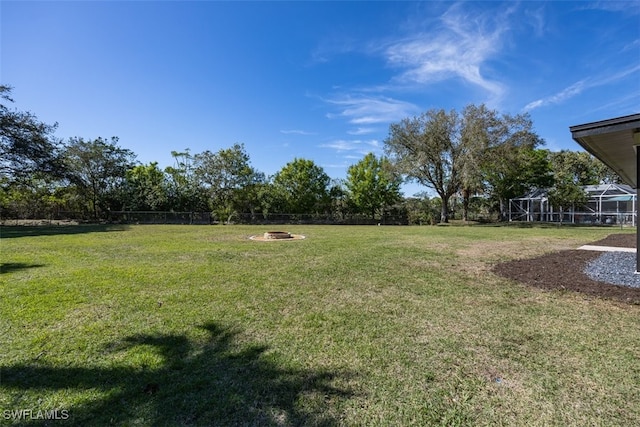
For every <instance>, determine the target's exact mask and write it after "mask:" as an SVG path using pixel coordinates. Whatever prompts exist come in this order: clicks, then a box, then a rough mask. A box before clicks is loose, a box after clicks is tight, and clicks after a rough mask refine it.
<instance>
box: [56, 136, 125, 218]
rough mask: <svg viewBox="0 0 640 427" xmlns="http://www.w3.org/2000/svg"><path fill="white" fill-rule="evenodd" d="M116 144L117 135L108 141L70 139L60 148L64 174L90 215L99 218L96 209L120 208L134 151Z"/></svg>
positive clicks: (99, 139) (100, 210)
mask: <svg viewBox="0 0 640 427" xmlns="http://www.w3.org/2000/svg"><path fill="white" fill-rule="evenodd" d="M117 144H118V138H117V137H112V138H111V141H108V140H106V139H103V138H97V139H94V140H92V141H85V140H84V139H83V138H71V139H70V140H69V143H68V144H67V146H66V148H65V151H64V162H65V166H66V169H67V176H68V178H69V180H70V181H71V183H72V184H73V185H74V186H75V187H76V189H77V190H78V193H79V194H80V195H81V196H82V197H84V199H85V201H86V202H87V203H89V204H90V206H91V212H92V214H93V216H94V218H98V217H99V212H107V211H109V210H120V209H121V208H122V204H121V202H122V193H121V191H122V190H123V184H124V182H125V177H126V173H127V171H128V170H129V169H131V168H132V167H133V162H134V160H135V154H134V153H133V152H132V151H130V150H127V149H124V148H121V147H119V146H118V145H117Z"/></svg>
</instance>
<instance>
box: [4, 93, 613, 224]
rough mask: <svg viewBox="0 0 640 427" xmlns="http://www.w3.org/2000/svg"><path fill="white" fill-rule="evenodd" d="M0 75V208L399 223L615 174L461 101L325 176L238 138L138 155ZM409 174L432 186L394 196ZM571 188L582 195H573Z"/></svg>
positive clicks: (562, 194) (465, 213)
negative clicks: (42, 117) (78, 126)
mask: <svg viewBox="0 0 640 427" xmlns="http://www.w3.org/2000/svg"><path fill="white" fill-rule="evenodd" d="M10 94H11V88H10V87H8V86H0V99H1V101H2V103H1V104H0V209H1V214H2V217H5V218H6V217H34V216H38V215H40V216H43V215H44V216H45V217H46V216H49V215H50V214H52V213H56V212H61V211H74V212H83V213H84V214H85V215H86V216H88V217H91V218H93V219H104V218H108V217H109V213H110V212H114V211H157V212H160V211H174V212H211V213H212V214H213V216H214V217H215V218H216V219H218V220H219V221H222V222H229V221H233V220H234V217H235V216H237V215H239V214H251V215H252V216H259V215H263V216H266V215H269V214H275V213H288V214H307V215H325V216H326V215H334V216H337V217H339V216H344V215H362V216H366V217H368V218H371V219H376V218H381V217H382V216H383V215H384V214H385V213H390V212H393V213H396V214H401V215H404V216H406V217H407V218H408V219H409V222H411V223H425V222H436V221H440V222H447V221H448V220H449V218H450V217H451V214H452V210H453V212H459V213H460V217H461V218H462V219H464V220H466V219H469V215H470V213H472V214H475V215H478V214H482V215H485V216H494V217H495V218H500V216H501V215H502V216H504V214H505V210H506V203H507V201H508V200H509V199H510V198H514V197H519V196H522V195H523V194H525V193H526V192H527V191H529V190H531V189H533V188H550V189H551V193H550V197H554V200H555V201H556V203H557V205H558V206H568V205H570V204H580V202H581V201H583V202H584V199H583V198H584V197H585V195H584V192H581V190H580V186H582V185H588V184H598V183H608V182H617V181H618V179H619V178H618V177H617V176H616V175H615V173H613V172H612V171H611V170H609V169H608V168H607V167H606V166H604V165H603V164H602V163H600V162H599V161H598V160H596V159H595V158H593V157H592V156H591V155H589V154H588V153H585V152H574V151H561V152H551V151H549V150H546V149H542V148H541V147H542V146H543V145H544V141H543V140H542V139H541V138H540V137H539V136H538V135H537V134H536V133H535V132H534V130H533V123H532V121H531V119H530V118H529V116H528V115H526V114H521V115H508V114H500V113H498V112H497V111H494V110H490V109H488V108H487V107H486V106H484V105H479V106H476V105H469V106H467V107H465V108H464V109H463V110H462V111H461V112H457V111H455V110H452V111H449V112H447V111H444V110H435V109H434V110H429V111H427V112H425V113H423V114H421V115H419V116H416V117H411V118H406V119H404V120H401V121H400V122H398V123H393V124H391V125H390V127H389V135H388V137H387V138H386V139H385V141H384V155H382V156H376V155H375V154H373V153H369V154H367V155H365V156H364V157H363V158H362V159H361V160H360V161H358V162H357V163H355V164H353V165H352V166H350V167H349V168H348V170H347V176H346V178H345V179H341V180H336V179H331V178H330V177H329V176H328V175H327V174H326V172H325V171H324V170H323V168H322V167H321V166H319V165H317V164H316V163H315V162H314V161H313V160H310V159H303V158H296V159H294V160H293V161H290V162H289V163H287V164H286V165H284V166H283V167H282V169H280V170H279V171H278V172H277V173H275V174H274V175H273V176H266V175H265V174H264V173H262V172H260V171H258V170H256V169H255V168H254V167H253V166H252V165H251V161H250V156H249V154H248V153H247V152H246V149H245V147H244V145H243V144H240V143H236V144H234V145H232V146H231V147H229V148H225V149H220V150H218V151H216V152H211V151H209V150H206V151H204V152H201V153H195V154H192V153H191V151H190V150H188V149H187V150H184V151H173V152H172V153H171V155H172V158H173V160H174V162H173V165H172V166H169V167H166V168H164V169H162V168H160V167H159V165H158V163H157V162H150V163H147V164H142V163H140V162H137V161H136V155H135V153H134V152H132V151H131V150H128V149H126V148H123V147H121V146H120V145H119V140H118V138H117V137H112V138H109V139H107V138H102V137H98V138H94V139H85V138H82V137H74V138H69V139H68V140H67V141H63V140H60V139H58V138H56V137H55V130H56V128H57V124H53V125H48V124H45V123H42V122H40V121H39V120H38V119H37V117H36V116H35V115H33V114H32V113H30V112H22V111H17V110H15V109H12V108H10V103H11V102H13V100H12V99H11V97H10ZM406 180H412V181H415V182H418V183H420V184H422V185H423V186H425V187H426V188H428V189H430V190H432V192H434V193H435V194H436V195H437V196H434V195H432V194H429V193H422V194H420V195H418V196H415V197H406V198H405V197H403V196H402V194H401V191H400V189H401V185H402V183H403V182H404V181H406ZM581 198H582V199H581Z"/></svg>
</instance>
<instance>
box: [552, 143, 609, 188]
mask: <svg viewBox="0 0 640 427" xmlns="http://www.w3.org/2000/svg"><path fill="white" fill-rule="evenodd" d="M549 161H550V162H551V168H552V169H553V172H554V174H555V175H557V176H558V177H559V179H560V178H561V179H560V180H569V181H571V182H573V183H575V184H576V185H580V186H582V185H598V184H618V183H620V177H619V176H618V175H617V174H616V173H615V172H614V171H613V170H611V169H610V168H609V167H608V166H607V165H605V164H604V163H602V162H601V161H600V160H598V159H596V158H595V157H594V156H592V155H591V154H589V153H587V152H586V151H570V150H562V151H558V152H552V153H549Z"/></svg>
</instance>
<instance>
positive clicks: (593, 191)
mask: <svg viewBox="0 0 640 427" xmlns="http://www.w3.org/2000/svg"><path fill="white" fill-rule="evenodd" d="M583 189H584V191H585V192H586V193H587V194H588V196H589V200H588V202H587V204H585V205H584V206H576V207H575V208H574V209H570V210H565V211H564V212H562V211H561V210H560V209H557V208H555V207H554V206H552V205H551V204H550V203H549V198H548V190H546V189H535V190H533V191H531V192H530V193H529V194H526V195H524V196H522V197H519V198H515V199H511V200H510V201H509V221H525V222H536V221H540V222H561V221H562V222H570V223H573V224H611V225H613V224H619V225H630V226H635V225H636V223H637V212H636V208H637V195H636V190H634V189H633V188H631V187H630V186H629V185H626V184H602V185H587V186H585V187H583Z"/></svg>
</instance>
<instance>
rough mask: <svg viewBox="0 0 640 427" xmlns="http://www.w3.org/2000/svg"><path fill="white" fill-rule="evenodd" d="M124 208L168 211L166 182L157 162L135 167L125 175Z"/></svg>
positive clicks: (165, 177)
mask: <svg viewBox="0 0 640 427" xmlns="http://www.w3.org/2000/svg"><path fill="white" fill-rule="evenodd" d="M125 178H126V180H125V194H126V200H125V201H124V206H125V209H126V210H132V211H160V210H166V209H168V207H169V206H168V202H169V195H168V188H167V185H168V182H167V176H166V175H165V173H164V172H163V171H162V170H161V169H160V168H159V167H158V162H151V163H149V164H148V165H136V166H134V167H133V168H131V169H129V170H128V171H127V172H126V174H125Z"/></svg>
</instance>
